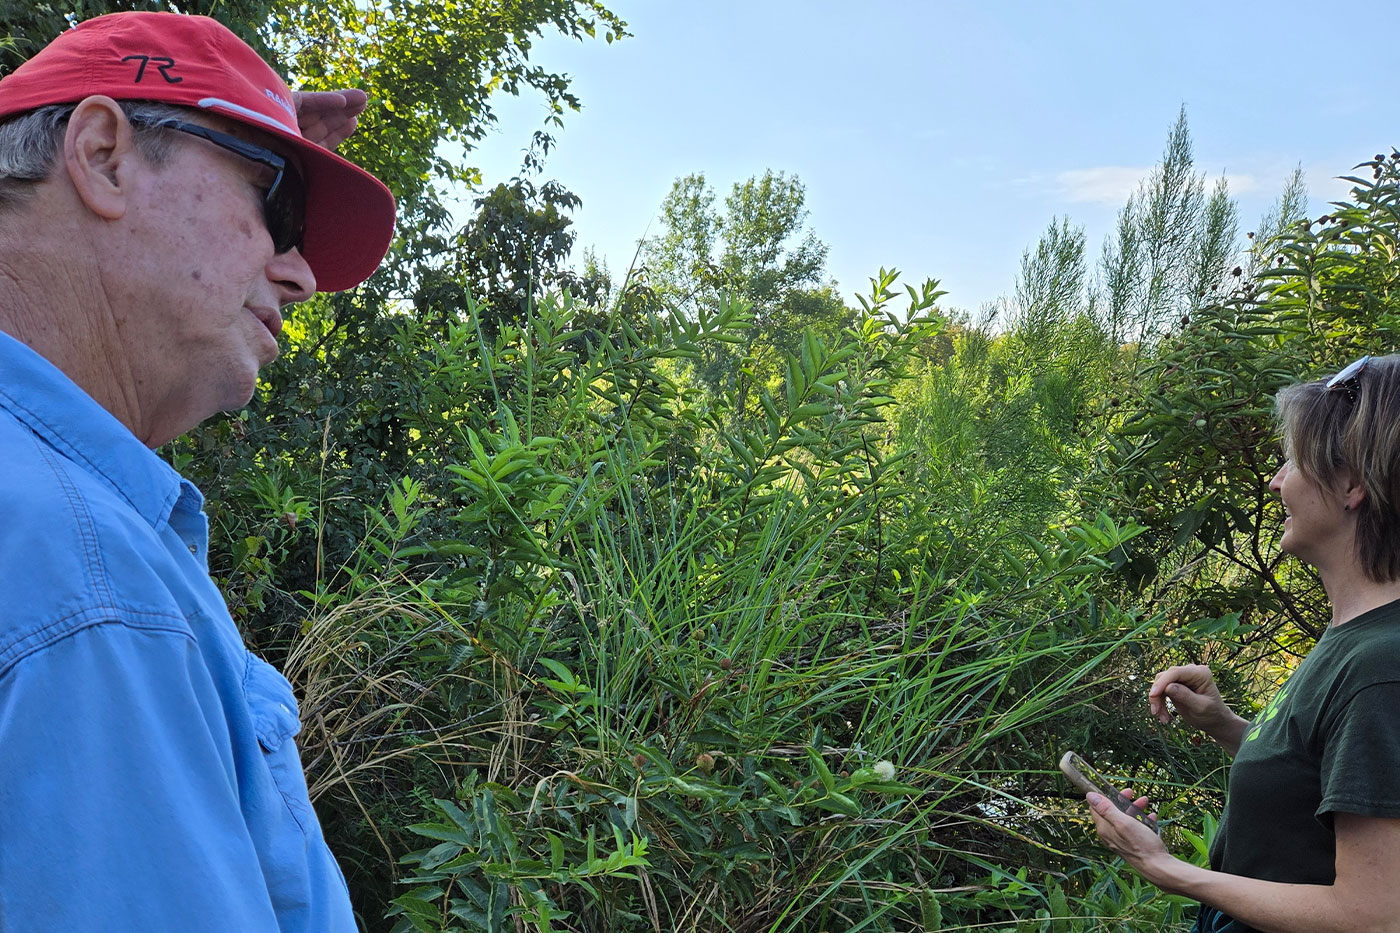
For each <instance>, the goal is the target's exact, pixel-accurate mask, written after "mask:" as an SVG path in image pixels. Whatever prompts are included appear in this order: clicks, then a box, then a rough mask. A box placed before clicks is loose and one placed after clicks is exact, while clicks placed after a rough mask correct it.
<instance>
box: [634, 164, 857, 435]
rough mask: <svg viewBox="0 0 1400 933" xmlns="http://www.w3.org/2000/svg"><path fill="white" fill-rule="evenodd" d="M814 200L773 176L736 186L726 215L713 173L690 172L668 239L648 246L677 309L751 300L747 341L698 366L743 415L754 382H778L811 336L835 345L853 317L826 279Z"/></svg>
mask: <svg viewBox="0 0 1400 933" xmlns="http://www.w3.org/2000/svg"><path fill="white" fill-rule="evenodd" d="M806 198H807V193H806V189H805V188H804V187H803V185H802V182H801V181H800V180H799V179H797V178H796V177H791V178H789V177H788V176H786V175H784V174H783V173H781V172H778V173H776V174H775V173H774V172H772V171H766V172H764V173H763V175H762V176H761V177H758V176H756V177H752V178H749V179H748V180H747V181H744V182H741V183H736V184H735V185H734V187H733V189H732V190H731V191H730V193H729V196H728V197H727V198H726V199H725V202H724V211H723V212H720V211H719V210H718V209H717V208H716V207H715V194H714V191H713V189H711V188H710V186H709V185H708V183H707V182H706V181H705V176H704V175H703V174H695V175H687V176H685V177H684V178H678V179H676V182H675V184H674V185H673V186H672V187H671V191H670V193H669V194H668V195H667V196H666V199H665V200H664V201H663V202H662V204H661V219H662V224H663V231H662V233H661V234H660V235H658V236H656V237H653V238H651V239H650V240H648V241H647V242H646V243H645V245H644V247H643V252H642V260H643V262H644V263H645V269H646V274H647V277H648V281H649V283H650V284H651V286H652V288H653V289H654V291H655V292H656V294H657V296H658V297H659V298H660V299H661V300H662V301H663V302H665V303H667V304H668V305H669V306H671V307H674V308H675V309H677V310H678V311H679V312H681V313H683V314H688V315H692V316H693V315H695V314H697V313H698V312H699V309H700V308H702V307H713V306H714V305H715V304H716V303H717V302H718V301H719V300H720V296H721V295H722V294H726V293H732V294H735V295H738V296H740V297H742V298H743V299H745V301H746V302H747V303H748V306H749V308H750V310H751V319H750V320H751V324H752V328H751V329H750V330H749V331H748V333H747V335H746V337H745V339H743V340H742V341H739V342H736V343H728V344H720V345H717V346H714V347H707V348H705V350H704V351H703V353H702V355H701V357H700V358H699V359H697V360H696V361H695V362H694V363H693V364H692V366H693V370H694V373H695V375H696V377H697V379H698V381H699V382H700V384H701V385H702V386H704V387H705V388H707V389H708V390H710V391H711V392H712V393H721V392H730V393H733V394H734V395H735V399H734V407H735V408H736V413H737V414H738V415H740V416H744V415H747V414H750V413H751V412H750V406H751V405H752V404H753V402H754V401H755V400H754V399H752V398H751V397H750V391H749V390H750V387H751V386H755V385H756V386H762V387H765V388H770V389H771V388H772V387H773V385H774V383H776V382H777V380H778V378H779V375H780V374H781V372H782V367H783V363H782V360H783V357H784V355H793V354H796V353H797V352H798V351H799V346H798V341H799V340H800V339H801V334H802V333H803V331H804V330H811V331H813V332H815V333H816V334H818V335H820V336H821V337H822V338H823V339H825V340H828V341H830V340H832V339H833V338H835V337H837V335H839V334H840V332H841V329H842V328H844V327H847V326H849V325H850V323H851V321H852V319H853V316H852V313H851V311H850V310H848V309H847V308H846V306H845V304H844V303H843V302H842V300H841V298H840V296H839V295H838V294H837V292H836V289H835V286H834V284H831V283H824V282H823V281H822V278H823V276H824V274H825V266H826V254H827V247H826V245H825V244H824V243H822V242H821V241H820V240H818V239H817V237H816V234H815V233H813V232H812V231H810V230H805V228H804V225H805V223H806V219H807V209H806V207H805V204H806Z"/></svg>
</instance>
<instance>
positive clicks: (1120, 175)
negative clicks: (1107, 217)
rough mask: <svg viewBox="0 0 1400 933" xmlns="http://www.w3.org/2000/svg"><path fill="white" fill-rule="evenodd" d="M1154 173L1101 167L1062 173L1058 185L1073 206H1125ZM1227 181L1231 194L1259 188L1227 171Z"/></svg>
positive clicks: (1127, 167) (1249, 179) (1253, 181)
mask: <svg viewBox="0 0 1400 933" xmlns="http://www.w3.org/2000/svg"><path fill="white" fill-rule="evenodd" d="M1151 174H1152V169H1151V168H1150V167H1149V168H1143V167H1138V166H1131V165H1100V166H1097V167H1096V168H1077V169H1070V170H1069V171H1065V172H1060V173H1059V174H1058V175H1056V176H1055V183H1056V185H1058V187H1059V195H1060V197H1061V198H1063V199H1064V200H1066V201H1068V202H1069V203H1071V204H1122V203H1124V202H1125V201H1127V200H1128V196H1129V195H1131V194H1132V193H1133V192H1135V191H1137V189H1138V186H1139V185H1141V184H1142V182H1143V181H1144V180H1145V179H1146V178H1147V177H1148V176H1149V175H1151ZM1224 178H1225V181H1226V183H1227V184H1229V186H1230V193H1231V194H1235V195H1239V194H1245V193H1247V192H1250V191H1253V190H1254V189H1255V188H1258V187H1259V182H1258V180H1257V179H1256V178H1255V177H1254V176H1253V175H1244V174H1234V175H1232V174H1230V173H1228V172H1227V173H1226V174H1225V175H1224ZM1207 184H1208V185H1211V184H1214V179H1213V178H1207Z"/></svg>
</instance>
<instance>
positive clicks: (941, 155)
mask: <svg viewBox="0 0 1400 933" xmlns="http://www.w3.org/2000/svg"><path fill="white" fill-rule="evenodd" d="M610 8H611V9H613V10H614V11H615V12H616V13H618V15H620V16H621V17H622V18H623V19H625V20H626V21H627V22H628V26H629V30H630V31H631V32H632V34H633V35H632V37H631V38H628V39H625V40H623V41H621V42H618V43H614V44H613V45H607V44H606V43H604V42H602V41H588V42H584V43H579V42H575V41H573V40H566V39H563V38H559V37H553V36H550V37H546V38H545V40H543V41H540V42H537V43H536V45H535V48H534V50H533V52H532V56H531V57H532V59H533V60H534V61H535V62H537V63H539V64H541V65H544V66H546V67H547V68H549V69H551V70H558V71H563V72H565V73H567V74H568V75H569V76H570V78H571V81H572V87H573V90H574V91H575V93H577V94H578V95H579V97H580V98H581V99H582V102H583V110H582V111H581V112H579V113H571V114H568V115H567V116H566V117H565V128H564V130H562V131H559V132H557V133H556V138H557V144H558V148H557V149H556V150H555V151H554V152H553V153H552V154H551V155H550V158H549V161H548V163H547V165H546V172H545V175H546V177H550V178H557V179H558V180H559V181H561V182H562V183H563V184H564V185H565V186H566V187H568V188H569V189H570V190H572V191H573V192H574V193H576V194H578V195H579V196H580V197H581V198H582V199H583V206H582V207H581V208H580V209H579V210H578V211H576V212H575V214H574V221H575V229H576V230H577V232H578V244H577V246H576V248H575V258H576V259H577V258H580V257H581V254H582V250H583V248H585V247H592V248H593V249H594V250H595V251H596V252H597V253H598V254H599V255H600V256H601V257H603V258H604V259H606V260H607V262H608V265H609V267H610V268H611V269H612V270H613V272H614V274H618V273H620V272H622V271H625V269H626V268H627V266H628V264H629V263H630V261H631V257H632V253H633V251H634V249H635V246H636V242H637V240H638V239H639V238H640V237H643V236H646V235H655V234H656V233H657V232H658V224H657V212H658V208H659V206H660V204H661V200H662V198H664V197H665V195H666V193H667V191H669V190H670V186H671V183H672V181H673V180H674V179H675V178H676V177H678V176H681V175H685V174H688V173H690V172H704V173H705V175H706V177H707V178H708V180H709V181H710V183H711V184H712V186H713V187H714V188H715V189H716V192H717V193H718V195H719V197H720V198H723V197H724V195H725V193H726V192H727V191H728V189H729V187H730V186H731V185H732V184H733V183H735V182H737V181H742V180H744V179H746V178H748V177H749V176H751V175H755V174H760V173H762V172H763V171H764V170H765V169H770V168H771V169H773V170H774V171H783V172H787V173H789V174H796V175H797V176H798V177H800V178H801V180H802V182H803V183H804V185H805V186H806V190H807V206H808V208H809V210H810V215H809V217H808V226H809V227H810V229H812V230H814V231H815V232H816V234H817V236H818V237H819V238H820V239H822V240H823V241H824V242H826V243H827V244H828V245H829V246H830V255H829V258H828V273H829V275H830V276H831V277H832V278H834V279H836V280H837V281H838V282H839V284H840V287H841V291H842V293H843V294H844V295H846V296H847V297H848V298H849V297H850V296H851V295H853V294H855V293H857V292H864V291H865V290H866V288H867V279H868V278H869V277H870V276H872V275H874V274H875V273H876V271H877V270H878V269H879V268H880V267H881V266H886V267H894V268H898V269H899V270H900V271H901V273H902V275H903V279H904V280H905V281H910V282H919V281H922V280H923V279H924V278H937V279H939V280H940V282H941V284H942V287H943V288H945V289H947V290H948V292H949V295H948V297H947V298H946V299H945V301H946V302H947V303H948V304H950V305H952V306H955V307H961V308H965V309H969V310H975V309H976V308H978V307H979V306H980V305H982V304H983V303H984V302H991V301H994V300H995V299H996V298H997V297H998V296H1000V295H1009V294H1010V292H1011V290H1012V288H1013V284H1014V281H1015V276H1016V271H1017V269H1018V266H1019V262H1020V257H1021V253H1022V251H1023V250H1025V249H1026V248H1027V247H1029V246H1032V245H1033V244H1034V243H1035V241H1036V239H1037V237H1038V236H1039V235H1040V233H1041V232H1042V231H1043V230H1044V229H1045V227H1046V226H1047V225H1048V224H1049V223H1050V220H1051V218H1052V217H1054V216H1056V215H1059V216H1064V215H1068V216H1069V217H1070V218H1071V220H1072V221H1073V222H1074V223H1076V224H1079V225H1081V226H1083V227H1084V228H1085V232H1086V234H1087V237H1088V245H1089V252H1090V254H1091V255H1092V256H1093V257H1094V258H1095V259H1097V256H1098V252H1099V249H1100V247H1101V245H1102V242H1103V239H1104V236H1105V235H1106V234H1107V233H1108V232H1109V230H1110V229H1111V228H1112V224H1113V220H1114V217H1115V215H1116V213H1117V211H1118V209H1119V208H1120V207H1121V206H1122V204H1123V201H1124V200H1125V199H1126V197H1127V195H1128V193H1129V192H1130V191H1131V190H1132V189H1133V188H1134V187H1135V185H1136V183H1137V181H1138V180H1139V179H1140V178H1142V177H1143V176H1145V175H1146V174H1147V172H1148V171H1149V169H1150V168H1151V166H1152V165H1153V164H1154V163H1155V162H1156V161H1157V159H1158V158H1159V157H1160V155H1161V152H1162V149H1163V146H1164V144H1165V142H1166V138H1167V133H1168V130H1169V129H1170V128H1171V125H1172V124H1173V122H1174V121H1175V119H1176V115H1177V111H1178V109H1179V108H1180V107H1181V106H1183V105H1184V106H1185V107H1186V114H1187V120H1188V123H1189V125H1190V128H1191V135H1192V138H1193V140H1194V144H1195V156H1196V165H1197V168H1198V169H1199V170H1200V171H1202V172H1204V173H1206V174H1207V175H1208V176H1209V177H1210V178H1211V179H1214V178H1216V177H1219V176H1220V175H1221V174H1224V175H1226V176H1227V177H1228V178H1229V179H1230V182H1231V190H1232V192H1233V193H1234V194H1235V195H1236V196H1237V198H1238V200H1239V203H1240V209H1241V225H1242V232H1243V231H1244V230H1251V229H1253V228H1254V227H1255V225H1256V224H1257V223H1258V219H1259V217H1260V215H1261V214H1262V213H1263V212H1264V211H1265V210H1266V209H1267V208H1268V206H1269V205H1270V203H1271V202H1272V201H1273V200H1274V199H1275V198H1276V197H1277V196H1278V192H1279V190H1280V189H1281V188H1282V186H1283V183H1284V181H1285V179H1286V178H1287V176H1288V174H1289V172H1291V171H1292V169H1293V167H1294V166H1295V165H1299V164H1301V165H1302V167H1303V169H1304V171H1305V173H1306V174H1307V176H1308V181H1309V189H1310V193H1311V195H1312V197H1313V203H1314V213H1322V212H1323V210H1324V205H1325V202H1326V201H1328V200H1330V199H1332V198H1335V197H1339V196H1341V195H1342V193H1343V192H1344V191H1345V186H1344V185H1341V184H1339V183H1337V182H1336V181H1334V180H1333V178H1334V177H1335V176H1337V175H1340V174H1347V173H1349V172H1350V169H1351V167H1352V166H1353V165H1355V164H1356V163H1357V162H1359V161H1361V160H1363V159H1366V158H1369V157H1370V156H1371V155H1372V154H1373V153H1376V152H1383V151H1384V152H1389V151H1390V146H1391V145H1393V144H1397V143H1400V92H1397V91H1395V90H1394V88H1395V82H1394V80H1393V78H1394V74H1395V69H1396V67H1397V66H1396V63H1395V61H1394V56H1393V54H1392V51H1391V50H1392V49H1393V38H1394V36H1395V35H1396V30H1397V27H1400V4H1392V3H1390V2H1382V3H1377V4H1368V5H1365V6H1352V7H1331V6H1330V5H1323V4H1318V3H1315V2H1312V3H1295V2H1276V3H1273V4H1269V5H1264V4H1255V3H1251V4H1242V3H1229V2H1215V3H1204V2H1194V0H1185V2H1181V0H1179V2H1176V3H1152V4H1147V3H1137V2H1130V0H1120V2H1116V3H1110V2H1078V3H1076V2H1055V3H1048V2H1047V3H1031V2H993V0H985V2H981V3H972V2H925V3H919V2H880V0H875V2H866V3H864V4H852V3H834V2H827V0H807V2H795V0H749V2H732V0H714V2H709V3H703V4H689V3H687V4H682V3H677V2H674V0H614V2H612V3H611V4H610ZM494 100H495V103H496V105H497V108H498V113H499V115H500V117H501V121H500V124H499V127H498V128H497V129H496V130H495V131H494V132H493V133H492V134H491V136H490V138H489V139H488V140H486V141H485V142H484V143H483V144H482V145H481V146H480V147H479V148H478V149H477V150H475V151H474V152H472V153H471V154H469V156H468V160H469V161H470V162H472V163H473V164H476V165H479V166H480V167H481V168H482V172H483V177H484V181H485V182H486V184H488V185H491V184H495V183H496V182H497V181H502V180H505V179H507V178H509V177H510V176H511V175H512V174H514V173H515V171H516V169H517V166H518V164H519V157H520V151H521V149H522V148H523V147H524V146H526V145H527V144H528V141H529V137H530V133H531V132H532V131H533V130H534V129H536V128H538V127H539V126H540V124H541V123H542V122H543V119H544V117H545V116H546V114H545V109H544V105H543V104H542V103H541V102H540V101H538V100H534V99H530V98H521V99H518V100H517V99H512V98H508V97H506V98H501V97H497V98H495V99H494Z"/></svg>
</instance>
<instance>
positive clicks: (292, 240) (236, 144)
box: [146, 120, 306, 253]
mask: <svg viewBox="0 0 1400 933" xmlns="http://www.w3.org/2000/svg"><path fill="white" fill-rule="evenodd" d="M146 125H147V126H150V127H151V128H153V129H170V130H179V131H180V132H181V133H188V134H190V135H191V136H198V137H199V138H200V139H205V140H208V141H209V142H211V143H213V144H214V145H216V146H218V147H219V148H221V149H227V150H228V151H229V152H232V153H234V154H235V155H240V156H242V157H243V158H245V159H248V160H249V161H251V162H257V163H258V164H260V165H266V166H267V167H268V168H270V169H272V170H273V172H275V173H276V174H275V175H274V176H273V178H272V184H271V185H270V186H269V187H268V189H267V191H266V193H265V194H264V195H263V219H264V220H265V221H266V223H267V232H268V233H270V234H272V245H273V248H274V249H276V250H277V252H279V253H285V252H287V251H288V250H290V249H292V248H294V247H295V248H297V249H300V248H301V246H302V241H303V239H304V237H305V235H306V186H305V185H304V184H303V183H302V180H301V175H299V174H298V173H297V170H296V167H295V166H293V165H292V164H291V163H289V162H288V161H287V160H286V159H284V158H283V157H282V156H280V155H278V154H277V153H275V152H273V151H272V150H271V149H266V148H264V147H262V146H257V145H254V144H253V143H250V142H248V141H247V140H243V139H239V138H238V137H237V136H230V135H229V134H227V133H220V132H219V131H218V130H211V129H209V127H207V126H200V125H199V124H197V123H185V122H184V121H182V120H154V121H151V122H150V123H147V124H146Z"/></svg>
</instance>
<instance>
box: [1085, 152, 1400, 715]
mask: <svg viewBox="0 0 1400 933" xmlns="http://www.w3.org/2000/svg"><path fill="white" fill-rule="evenodd" d="M1364 167H1365V168H1366V169H1368V170H1369V171H1370V175H1371V177H1370V178H1356V179H1352V180H1353V181H1354V182H1355V185H1356V187H1355V188H1354V189H1353V192H1352V200H1351V201H1350V202H1346V203H1339V204H1336V205H1334V208H1335V209H1334V210H1333V211H1332V212H1331V213H1330V214H1328V215H1324V217H1322V218H1320V219H1319V220H1317V221H1309V220H1307V219H1303V220H1300V221H1296V222H1294V223H1293V224H1292V225H1291V226H1288V227H1287V228H1286V229H1284V230H1283V231H1282V232H1281V233H1280V234H1279V235H1278V236H1276V237H1275V238H1274V239H1272V240H1270V241H1268V242H1265V243H1261V244H1259V245H1258V246H1256V247H1255V250H1256V254H1255V260H1254V262H1253V264H1252V267H1253V268H1255V269H1257V270H1258V271H1257V273H1256V275H1255V276H1254V277H1246V276H1245V275H1244V274H1243V269H1237V270H1236V271H1237V272H1239V273H1240V274H1239V275H1238V276H1236V277H1235V281H1236V282H1237V284H1236V286H1235V287H1234V288H1233V289H1232V290H1231V291H1230V293H1229V294H1228V295H1226V296H1224V297H1223V298H1222V299H1221V300H1220V301H1218V302H1216V303H1214V304H1211V305H1208V306H1206V307H1203V308H1201V309H1200V310H1198V311H1197V312H1196V313H1194V314H1192V315H1191V316H1190V317H1189V319H1186V320H1184V321H1183V322H1182V324H1181V326H1180V327H1179V328H1178V329H1177V330H1176V332H1175V333H1173V334H1171V335H1169V336H1167V337H1165V338H1164V339H1163V340H1162V341H1161V342H1160V343H1159V344H1157V345H1156V346H1154V347H1153V348H1152V351H1151V352H1150V354H1148V355H1146V356H1145V357H1144V360H1143V363H1142V368H1141V371H1140V373H1139V375H1138V377H1137V378H1138V379H1139V380H1140V382H1141V384H1143V385H1144V386H1148V387H1150V388H1151V391H1150V392H1146V393H1144V394H1143V395H1142V396H1141V397H1140V398H1138V399H1136V400H1135V401H1134V402H1133V403H1132V404H1131V405H1125V406H1124V409H1123V410H1121V411H1120V414H1121V415H1122V419H1121V422H1119V424H1118V426H1117V427H1116V428H1115V430H1114V439H1113V441H1112V443H1111V445H1110V446H1109V447H1108V449H1107V456H1106V458H1105V461H1104V471H1105V475H1106V476H1107V477H1110V478H1109V479H1108V483H1109V486H1108V487H1107V488H1106V489H1105V492H1106V494H1108V495H1110V496H1112V497H1113V498H1114V507H1115V510H1116V511H1118V512H1120V513H1124V514H1127V513H1131V514H1135V515H1136V516H1138V518H1139V520H1140V521H1141V522H1142V523H1143V524H1144V525H1146V526H1147V527H1148V528H1149V529H1150V531H1149V534H1148V535H1145V536H1144V537H1143V538H1142V539H1140V540H1139V541H1138V542H1137V543H1135V545H1134V550H1135V553H1134V556H1133V559H1132V561H1131V562H1130V566H1131V567H1132V568H1133V569H1134V575H1133V580H1134V582H1135V585H1137V586H1140V587H1148V586H1151V587H1153V589H1152V590H1151V591H1150V593H1151V596H1152V598H1154V599H1156V600H1160V601H1161V604H1162V605H1163V606H1164V607H1168V609H1169V612H1170V615H1171V617H1172V618H1173V619H1174V620H1175V621H1176V623H1177V625H1178V628H1177V629H1176V633H1177V637H1179V638H1182V639H1185V640H1186V641H1187V642H1188V643H1192V644H1199V637H1200V636H1202V635H1206V634H1212V633H1211V632H1210V629H1211V628H1218V627H1220V626H1224V627H1225V628H1226V629H1228V631H1229V633H1230V635H1231V636H1232V637H1233V638H1234V639H1235V640H1238V641H1241V642H1243V643H1244V644H1245V645H1248V646H1251V649H1252V650H1251V651H1250V652H1248V653H1247V654H1246V657H1257V656H1273V655H1275V654H1276V653H1277V652H1278V650H1279V646H1280V645H1282V646H1283V647H1284V648H1285V649H1287V650H1290V651H1292V652H1300V651H1304V650H1306V648H1307V646H1308V645H1309V644H1310V643H1311V640H1312V639H1314V638H1316V636H1317V635H1318V634H1319V633H1320V632H1321V629H1322V627H1323V626H1325V624H1326V622H1327V613H1326V609H1325V602H1324V601H1325V597H1324V595H1323V594H1322V592H1321V591H1320V588H1318V587H1317V586H1316V581H1315V579H1314V578H1313V576H1312V575H1311V574H1310V573H1309V572H1307V571H1306V569H1305V568H1303V567H1302V566H1300V565H1298V564H1297V563H1295V562H1292V561H1291V560H1288V559H1285V558H1284V557H1283V556H1282V555H1281V554H1280V553H1279V551H1278V547H1277V540H1278V536H1279V532H1280V525H1281V521H1282V516H1281V514H1280V509H1279V506H1278V503H1277V499H1276V497H1274V496H1273V495H1272V494H1270V493H1269V492H1268V490H1267V484H1268V481H1269V478H1270V477H1271V476H1272V475H1273V473H1274V472H1275V471H1276V470H1277V469H1278V467H1279V465H1280V464H1281V462H1282V455H1281V451H1280V450H1279V447H1278V444H1277V435H1276V432H1275V428H1274V425H1273V419H1272V414H1273V396H1274V393H1275V392H1276V391H1277V390H1278V389H1279V388H1281V387H1282V386H1284V385H1286V384H1289V383H1291V382H1294V381H1296V380H1297V379H1299V378H1307V377H1308V374H1310V373H1321V372H1327V371H1335V370H1337V369H1339V368H1341V367H1342V366H1343V365H1345V364H1346V363H1348V362H1350V361H1351V360H1352V359H1354V358H1355V357H1357V356H1359V355H1361V354H1363V353H1368V352H1369V353H1384V352H1386V351H1387V349H1389V348H1390V347H1392V346H1393V344H1394V339H1395V333H1396V321H1397V319H1396V316H1395V313H1394V301H1395V294H1396V292H1395V289H1396V284H1397V271H1396V265H1395V261H1394V258H1393V257H1394V256H1395V255H1396V253H1395V250H1396V247H1397V236H1400V226H1397V221H1396V217H1397V213H1396V209H1397V203H1400V192H1398V191H1397V174H1398V171H1400V170H1397V168H1396V159H1395V158H1393V157H1392V158H1380V157H1378V158H1377V159H1375V160H1374V161H1372V162H1368V163H1365V165H1364ZM1295 197H1296V195H1289V194H1287V193H1286V195H1285V203H1284V204H1283V205H1281V209H1282V210H1283V211H1284V212H1288V211H1291V210H1294V209H1296V208H1295V207H1292V206H1289V203H1290V202H1292V201H1293V200H1294V198H1295ZM1198 620H1220V622H1219V625H1216V624H1214V623H1211V624H1207V623H1202V622H1200V621H1198ZM1192 650H1199V649H1192ZM1266 689H1267V688H1266Z"/></svg>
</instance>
